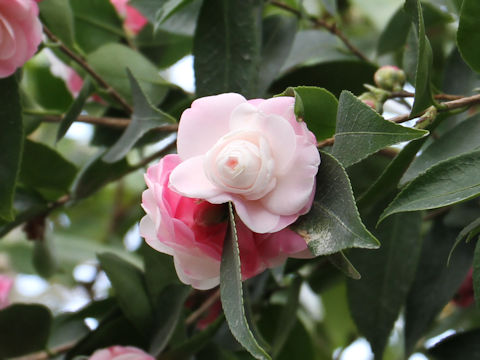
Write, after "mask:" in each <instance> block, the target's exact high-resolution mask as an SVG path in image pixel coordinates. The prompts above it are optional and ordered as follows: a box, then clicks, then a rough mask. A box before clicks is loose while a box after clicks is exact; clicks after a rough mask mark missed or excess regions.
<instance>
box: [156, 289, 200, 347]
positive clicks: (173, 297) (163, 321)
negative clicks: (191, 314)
mask: <svg viewBox="0 0 480 360" xmlns="http://www.w3.org/2000/svg"><path fill="white" fill-rule="evenodd" d="M190 291H191V289H190V287H189V286H185V285H183V284H182V285H180V284H173V285H167V286H166V287H165V288H164V289H163V291H162V292H161V294H160V296H159V297H158V299H157V302H156V304H155V309H154V310H155V312H156V318H155V325H154V329H153V335H152V340H151V343H150V350H149V352H150V354H153V355H155V356H157V355H159V354H160V353H161V352H162V350H163V349H164V348H165V347H166V346H167V345H168V342H169V340H170V338H171V336H172V334H173V331H174V330H175V327H176V326H177V323H178V321H179V318H180V314H181V312H182V310H183V308H184V303H185V300H186V299H187V296H188V294H189V293H190Z"/></svg>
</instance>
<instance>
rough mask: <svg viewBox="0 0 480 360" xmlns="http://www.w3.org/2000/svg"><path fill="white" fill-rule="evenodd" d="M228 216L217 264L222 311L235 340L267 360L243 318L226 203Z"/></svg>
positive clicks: (237, 255) (233, 227)
mask: <svg viewBox="0 0 480 360" xmlns="http://www.w3.org/2000/svg"><path fill="white" fill-rule="evenodd" d="M229 212H230V229H229V231H228V234H227V237H226V239H225V243H224V245H223V253H222V261H221V264H220V296H221V300H222V306H223V311H224V312H225V317H226V319H227V323H228V326H229V327H230V331H231V332H232V334H233V336H234V337H235V339H237V341H238V342H239V343H240V344H242V346H243V347H244V348H245V349H246V350H248V351H249V352H250V354H252V355H253V356H254V357H255V358H256V359H270V356H269V355H268V354H267V353H266V352H265V350H264V349H262V348H261V347H260V345H258V342H257V340H256V339H255V338H254V336H253V334H252V332H251V330H250V327H249V325H248V322H247V318H246V316H245V307H244V306H245V305H244V303H243V285H242V274H241V270H240V251H239V249H238V238H237V229H236V225H235V217H234V214H233V207H232V204H231V203H229Z"/></svg>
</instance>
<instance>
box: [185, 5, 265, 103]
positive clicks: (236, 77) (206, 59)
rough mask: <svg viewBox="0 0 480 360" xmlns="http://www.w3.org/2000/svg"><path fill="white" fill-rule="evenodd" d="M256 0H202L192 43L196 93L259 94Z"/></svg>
mask: <svg viewBox="0 0 480 360" xmlns="http://www.w3.org/2000/svg"><path fill="white" fill-rule="evenodd" d="M261 5H262V4H261V3H260V2H258V1H256V0H205V1H204V2H203V5H202V8H201V10H200V15H199V19H198V25H197V30H196V33H195V38H194V42H193V56H194V58H195V60H194V68H195V83H196V88H197V95H198V96H206V95H212V94H219V93H224V92H230V91H231V92H237V93H240V94H242V95H244V96H245V97H247V98H253V97H256V96H257V95H258V89H257V87H258V75H259V74H258V70H259V63H260V47H261V39H260V31H259V30H260V28H259V26H260V16H261V10H262V6H261Z"/></svg>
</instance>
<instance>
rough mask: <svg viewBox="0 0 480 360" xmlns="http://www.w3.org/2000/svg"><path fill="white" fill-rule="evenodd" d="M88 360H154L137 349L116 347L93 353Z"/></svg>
mask: <svg viewBox="0 0 480 360" xmlns="http://www.w3.org/2000/svg"><path fill="white" fill-rule="evenodd" d="M89 360H155V358H154V357H153V356H151V355H149V354H147V353H146V352H145V351H143V350H140V349H138V348H135V347H132V346H118V345H117V346H111V347H109V348H107V349H101V350H97V351H95V352H94V353H93V355H92V356H90V357H89Z"/></svg>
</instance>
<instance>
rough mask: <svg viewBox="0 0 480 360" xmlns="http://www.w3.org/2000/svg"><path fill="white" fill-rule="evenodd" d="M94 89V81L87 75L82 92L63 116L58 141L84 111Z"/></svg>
mask: <svg viewBox="0 0 480 360" xmlns="http://www.w3.org/2000/svg"><path fill="white" fill-rule="evenodd" d="M93 90H94V86H93V84H92V81H91V80H90V78H89V77H87V78H86V80H85V82H84V83H83V86H82V89H81V90H80V93H79V94H78V96H77V97H76V99H75V100H74V101H73V103H72V105H71V106H70V108H69V109H68V110H67V113H66V114H65V116H64V117H63V119H62V122H61V123H60V125H59V126H58V131H57V141H59V140H60V139H61V138H63V137H64V136H65V134H66V133H67V131H68V129H69V128H70V126H71V125H72V124H73V122H74V121H75V120H77V117H78V116H79V115H80V113H81V112H82V109H83V106H84V105H85V102H86V101H87V99H88V98H89V96H90V95H91V94H92V92H93Z"/></svg>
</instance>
